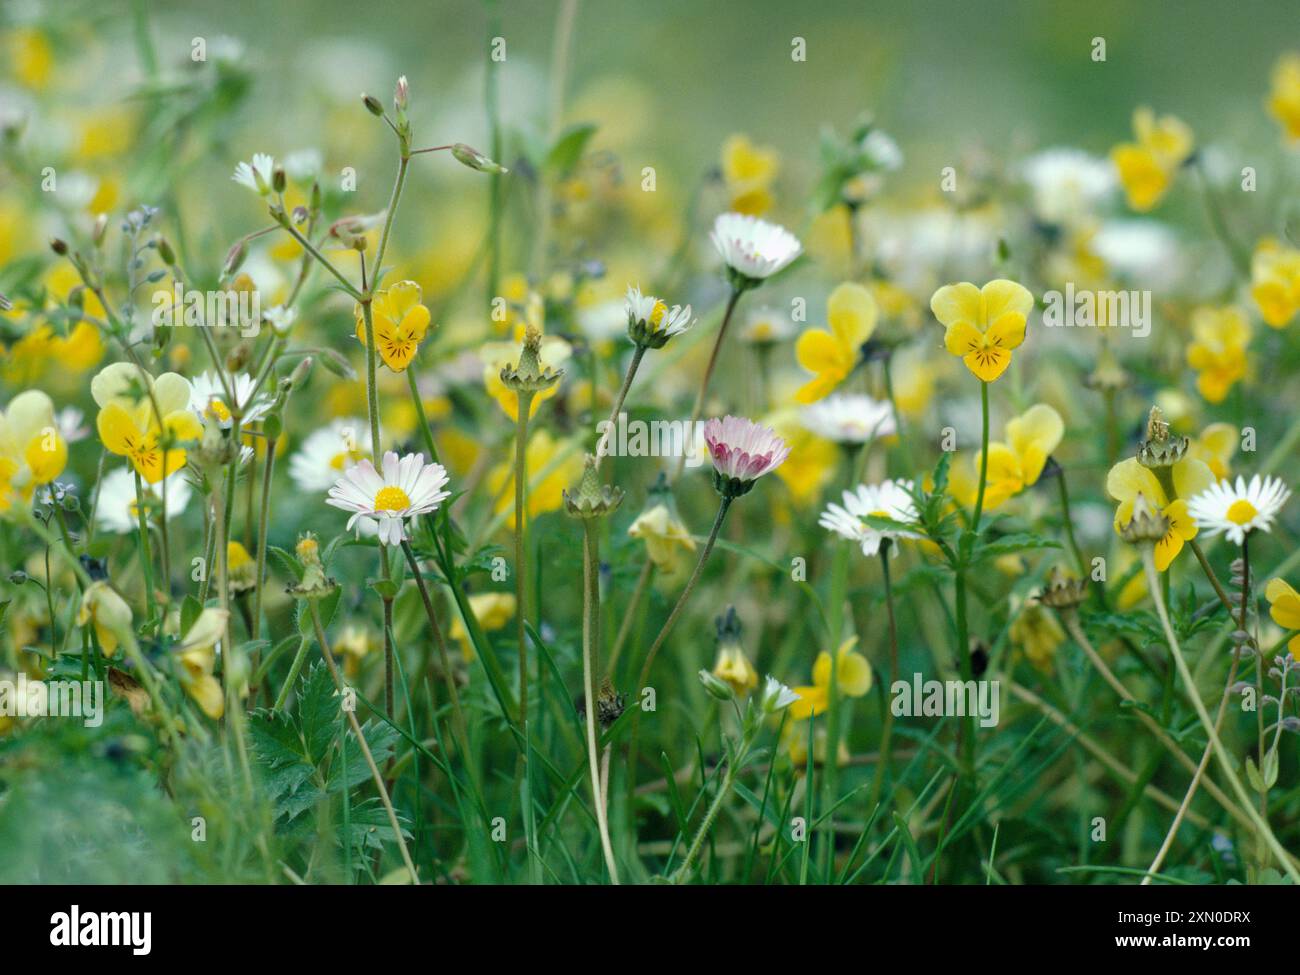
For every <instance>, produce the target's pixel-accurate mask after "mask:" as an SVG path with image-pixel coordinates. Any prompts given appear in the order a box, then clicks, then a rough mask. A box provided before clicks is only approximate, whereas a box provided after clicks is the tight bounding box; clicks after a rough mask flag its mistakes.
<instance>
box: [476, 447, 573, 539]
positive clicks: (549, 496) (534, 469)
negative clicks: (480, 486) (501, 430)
mask: <svg viewBox="0 0 1300 975" xmlns="http://www.w3.org/2000/svg"><path fill="white" fill-rule="evenodd" d="M524 469H525V471H527V477H528V480H527V484H528V517H529V519H530V520H531V519H533V518H536V517H537V516H538V515H544V514H546V513H547V512H548V511H557V510H559V507H560V504H561V503H562V502H563V492H564V489H565V488H567V487H569V485H571V484H574V483H576V482H577V480H578V478H580V477H581V476H582V455H581V453H580V452H579V451H578V450H576V449H575V448H574V444H573V443H571V442H568V441H562V440H556V439H555V438H554V437H552V436H551V434H550V432H549V431H547V430H538V431H537V432H536V433H534V434H533V435H532V436H530V437H529V438H528V447H527V448H526V449H525V451H524ZM487 483H488V490H489V491H491V492H492V495H493V496H494V497H495V498H496V499H497V502H496V509H495V510H496V512H497V513H498V514H500V513H502V512H505V511H508V512H510V526H511V528H512V529H513V528H514V524H515V517H514V508H515V465H514V460H513V453H512V459H511V460H508V461H506V462H504V463H503V464H501V466H499V467H497V468H496V469H495V470H494V471H492V473H491V474H489V475H488V478H487Z"/></svg>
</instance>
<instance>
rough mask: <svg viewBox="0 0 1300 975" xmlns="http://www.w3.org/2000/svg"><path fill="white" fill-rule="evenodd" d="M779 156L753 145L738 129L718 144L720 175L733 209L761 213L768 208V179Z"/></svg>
mask: <svg viewBox="0 0 1300 975" xmlns="http://www.w3.org/2000/svg"><path fill="white" fill-rule="evenodd" d="M779 168H780V160H779V159H778V158H777V154H776V152H775V151H774V150H772V149H768V148H765V147H763V146H756V145H754V143H753V142H751V141H750V139H749V137H748V136H746V135H743V134H740V133H737V134H735V135H732V136H729V137H728V138H727V141H726V142H724V143H723V144H722V179H723V182H725V183H726V185H727V193H728V194H729V195H730V197H731V209H732V210H733V211H734V212H736V213H743V214H748V215H750V216H755V217H761V216H762V215H763V214H764V213H766V212H767V211H768V210H770V209H771V208H772V189H771V187H772V182H773V180H775V179H776V173H777V170H778V169H779Z"/></svg>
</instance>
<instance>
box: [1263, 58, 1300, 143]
mask: <svg viewBox="0 0 1300 975" xmlns="http://www.w3.org/2000/svg"><path fill="white" fill-rule="evenodd" d="M1268 110H1269V113H1270V114H1271V115H1272V116H1273V117H1274V118H1275V119H1277V120H1278V121H1279V122H1281V123H1282V131H1283V132H1285V133H1286V137H1287V138H1288V139H1290V140H1291V141H1293V142H1294V141H1295V140H1297V139H1300V54H1296V53H1295V52H1294V51H1292V52H1288V53H1286V54H1283V55H1282V56H1281V57H1280V58H1278V60H1277V64H1275V65H1273V90H1272V93H1271V94H1270V95H1269V99H1268Z"/></svg>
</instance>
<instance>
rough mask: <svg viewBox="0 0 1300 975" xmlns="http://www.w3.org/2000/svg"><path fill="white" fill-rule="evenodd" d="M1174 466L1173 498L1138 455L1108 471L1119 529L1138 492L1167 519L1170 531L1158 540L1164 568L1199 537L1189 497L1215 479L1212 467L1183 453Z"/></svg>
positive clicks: (1159, 564) (1130, 512) (1128, 518)
mask: <svg viewBox="0 0 1300 975" xmlns="http://www.w3.org/2000/svg"><path fill="white" fill-rule="evenodd" d="M1171 470H1172V478H1173V485H1174V493H1175V494H1176V495H1177V497H1176V498H1175V499H1174V500H1172V501H1171V500H1169V497H1168V495H1166V494H1165V489H1164V488H1163V487H1162V486H1161V484H1160V479H1159V478H1157V477H1156V475H1155V474H1154V473H1152V471H1151V470H1150V469H1149V468H1146V467H1143V466H1142V465H1141V464H1139V463H1138V461H1137V458H1136V457H1130V458H1128V459H1127V460H1122V461H1120V462H1119V463H1118V464H1116V465H1115V466H1114V467H1112V468H1111V469H1110V473H1108V474H1107V475H1106V493H1107V494H1109V495H1110V496H1111V497H1112V498H1114V499H1115V500H1116V501H1118V502H1119V507H1118V508H1116V509H1115V531H1116V532H1119V530H1120V528H1121V527H1122V526H1124V525H1127V524H1128V523H1129V522H1130V521H1132V519H1133V502H1134V500H1135V499H1136V498H1137V496H1138V495H1139V494H1142V495H1144V496H1145V497H1146V498H1147V499H1149V500H1150V502H1151V503H1152V504H1153V505H1154V506H1155V507H1157V508H1158V509H1160V513H1161V514H1162V515H1164V516H1165V518H1166V519H1168V521H1169V531H1168V532H1167V533H1166V534H1165V537H1164V538H1162V539H1161V540H1160V541H1158V542H1156V551H1155V560H1156V568H1157V569H1159V570H1160V571H1161V572H1164V571H1165V569H1167V568H1169V565H1170V563H1171V562H1173V560H1174V558H1175V557H1177V555H1178V553H1179V552H1181V551H1182V550H1183V543H1184V542H1189V541H1191V540H1192V539H1193V538H1195V537H1196V522H1195V521H1193V520H1192V518H1191V516H1190V515H1189V514H1188V513H1187V500H1186V499H1187V498H1190V497H1192V496H1193V495H1195V494H1198V493H1200V492H1201V491H1203V490H1205V489H1206V488H1207V487H1209V486H1210V485H1211V484H1213V483H1214V475H1213V474H1212V473H1210V468H1209V467H1207V466H1206V465H1205V464H1204V463H1203V462H1201V461H1199V460H1194V459H1192V458H1190V457H1184V458H1183V459H1182V460H1180V461H1179V462H1178V463H1176V464H1174V466H1173V468H1172V469H1171Z"/></svg>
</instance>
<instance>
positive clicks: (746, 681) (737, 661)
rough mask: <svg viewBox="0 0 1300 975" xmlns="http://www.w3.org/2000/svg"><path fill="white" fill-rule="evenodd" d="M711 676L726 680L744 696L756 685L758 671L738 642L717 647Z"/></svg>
mask: <svg viewBox="0 0 1300 975" xmlns="http://www.w3.org/2000/svg"><path fill="white" fill-rule="evenodd" d="M713 676H714V677H716V678H718V679H719V680H723V681H726V682H727V683H728V684H730V685H731V689H732V690H734V691H735V692H736V693H737V694H738V695H740V696H742V697H743V696H744V695H746V694H748V693H749V692H750V691H752V690H753V689H754V688H755V687H757V686H758V671H756V670H755V669H754V665H753V664H751V663H750V662H749V657H748V656H746V655H745V651H744V650H743V649H742V648H741V647H740V646H739V645H738V644H734V643H732V644H726V645H724V646H721V647H719V648H718V659H717V661H716V662H715V663H714V665H713Z"/></svg>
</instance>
